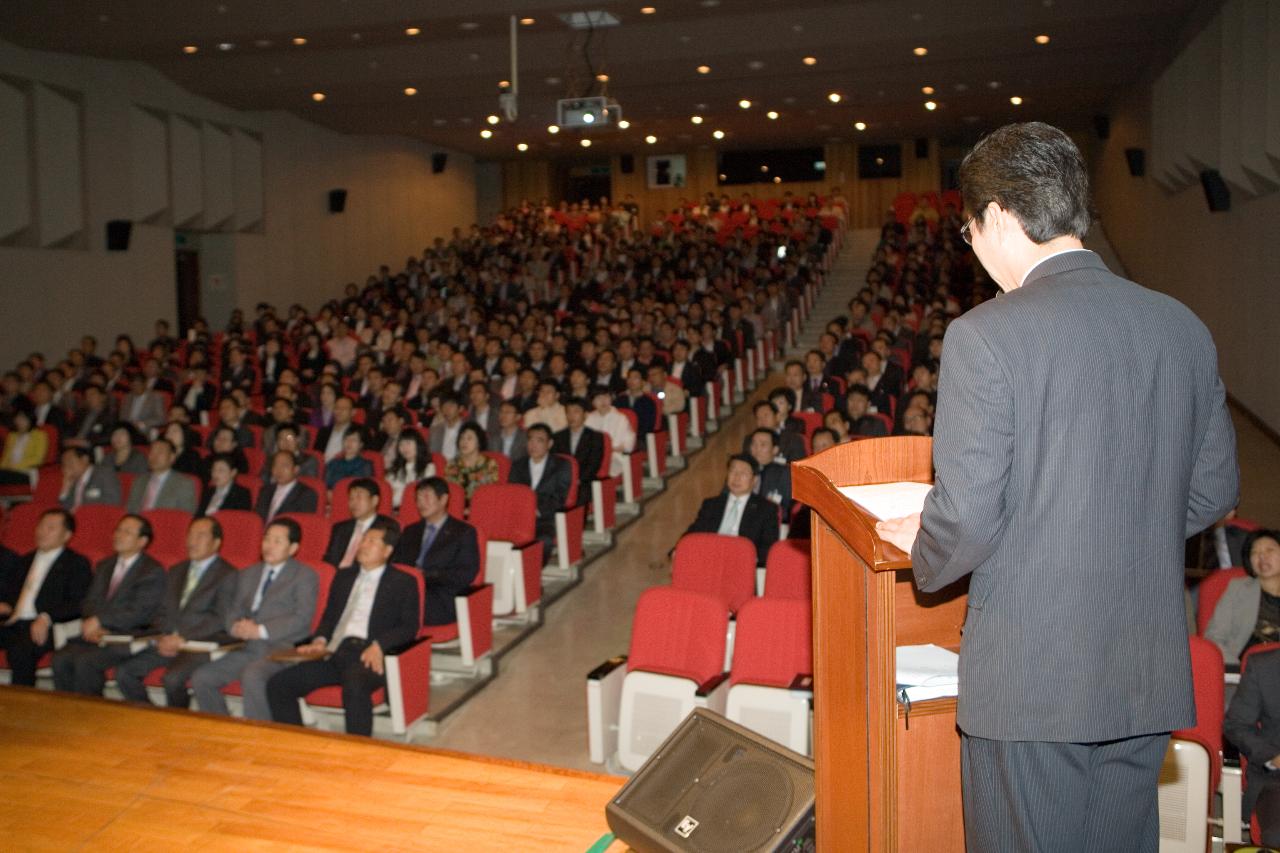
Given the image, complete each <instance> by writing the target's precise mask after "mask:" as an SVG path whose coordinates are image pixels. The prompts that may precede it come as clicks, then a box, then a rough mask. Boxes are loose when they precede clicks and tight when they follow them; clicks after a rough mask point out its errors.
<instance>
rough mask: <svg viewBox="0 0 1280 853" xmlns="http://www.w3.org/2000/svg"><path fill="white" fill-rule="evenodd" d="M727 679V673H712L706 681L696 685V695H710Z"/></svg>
mask: <svg viewBox="0 0 1280 853" xmlns="http://www.w3.org/2000/svg"><path fill="white" fill-rule="evenodd" d="M728 680H729V673H727V672H722V673H720V674H719V675H713V676H712V677H711V678H708V679H707V680H706V681H704V682H702V683H701V684H699V685H698V692H697V694H696V695H698V696H710V695H711V694H712V693H714V692H715V691H717V690H719V689H720V686H721V685H722V684H724V683H725V682H726V681H728Z"/></svg>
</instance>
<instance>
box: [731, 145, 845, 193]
mask: <svg viewBox="0 0 1280 853" xmlns="http://www.w3.org/2000/svg"><path fill="white" fill-rule="evenodd" d="M824 158H825V154H824V152H823V150H822V149H821V148H791V149H773V150H760V151H721V152H720V154H719V156H718V157H717V163H718V165H719V173H720V174H719V178H720V186H732V185H735V184H739V185H740V184H772V183H778V182H779V181H775V180H774V179H775V178H778V179H780V182H781V183H786V184H790V183H795V182H797V181H822V180H825V179H826V168H827V164H826V162H825V160H824Z"/></svg>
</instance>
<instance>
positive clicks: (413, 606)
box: [267, 518, 421, 736]
mask: <svg viewBox="0 0 1280 853" xmlns="http://www.w3.org/2000/svg"><path fill="white" fill-rule="evenodd" d="M399 540H400V529H399V527H397V526H396V525H395V523H394V522H391V520H390V519H384V518H379V519H376V520H375V521H374V522H373V526H372V527H370V528H369V529H368V530H367V531H366V532H365V533H364V535H363V536H362V537H361V539H360V545H359V547H358V549H357V552H358V555H357V557H356V562H355V564H353V565H351V566H348V567H346V568H343V569H340V570H339V571H338V574H337V575H336V576H335V577H334V579H333V585H332V586H331V587H330V588H329V599H328V601H327V602H326V603H325V607H324V615H323V616H322V617H321V618H320V627H319V628H318V629H317V630H316V633H315V634H314V635H312V636H311V637H310V638H308V639H307V640H305V641H303V642H302V643H301V644H299V645H298V646H297V651H298V652H299V653H301V654H306V655H315V656H316V659H315V660H309V661H305V662H303V663H299V664H294V665H293V666H290V667H288V668H286V669H283V670H281V671H280V672H277V673H276V674H275V675H273V676H271V678H270V680H268V681H267V701H268V703H270V705H271V719H273V720H275V721H276V722H277V723H292V724H293V725H295V726H300V725H302V713H301V711H300V710H299V708H298V700H299V699H301V698H302V697H304V696H306V695H307V694H308V693H310V692H311V691H312V690H315V689H317V688H319V687H327V686H329V685H331V684H339V685H341V686H342V708H343V711H344V713H345V716H346V728H347V734H353V735H366V736H368V735H372V734H373V692H374V691H375V690H377V689H378V688H379V687H382V686H384V685H385V683H386V679H385V664H384V660H383V659H384V657H385V656H386V655H387V654H394V653H395V652H397V651H399V650H400V649H401V648H403V647H404V646H407V645H409V644H410V643H412V642H413V639H414V637H416V636H417V634H418V628H419V627H420V626H421V607H420V605H419V601H418V585H417V583H416V582H415V581H414V579H413V578H412V577H410V576H409V575H408V574H406V573H405V572H402V571H400V570H399V569H395V568H392V567H391V565H390V562H389V561H390V559H391V555H392V553H393V552H394V551H395V548H396V545H397V543H398V542H399Z"/></svg>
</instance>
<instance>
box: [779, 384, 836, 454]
mask: <svg viewBox="0 0 1280 853" xmlns="http://www.w3.org/2000/svg"><path fill="white" fill-rule="evenodd" d="M824 396H828V397H829V396H831V395H829V394H827V395H824ZM791 416H792V417H795V418H799V419H800V420H802V421H804V437H805V440H806V441H812V440H813V434H814V432H815V431H817V430H819V429H822V412H808V411H800V410H798V411H795V412H792V413H791ZM788 461H790V460H788Z"/></svg>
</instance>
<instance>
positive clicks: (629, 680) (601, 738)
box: [587, 587, 729, 771]
mask: <svg viewBox="0 0 1280 853" xmlns="http://www.w3.org/2000/svg"><path fill="white" fill-rule="evenodd" d="M728 627H729V614H728V611H727V610H726V608H725V606H724V605H723V604H722V603H721V602H720V600H719V599H718V598H716V597H715V596H711V595H705V594H703V593H700V592H691V591H689V590H682V589H676V588H674V587H653V588H651V589H647V590H645V591H644V593H642V594H641V596H640V600H639V601H638V602H637V603H636V611H635V617H634V619H633V620H632V623H631V648H630V652H629V654H628V655H627V657H626V658H625V660H624V659H623V658H620V657H619V658H613V659H611V660H609V661H606V662H605V663H604V664H602V665H601V666H599V667H597V668H596V669H595V670H594V671H593V672H592V673H591V674H590V675H588V676H587V719H588V742H589V747H590V756H591V760H592V761H594V762H597V763H604V762H606V761H608V760H610V759H612V758H614V757H615V755H616V758H617V761H618V763H619V764H620V765H621V766H622V767H623V768H624V769H626V770H632V771H634V770H636V769H638V768H639V767H640V765H642V764H643V763H644V762H645V761H646V760H648V758H649V756H650V755H652V754H653V751H654V750H655V749H657V748H658V746H659V745H660V744H661V743H662V741H663V740H665V739H666V737H667V736H668V735H669V734H671V732H672V730H674V729H675V727H676V726H677V725H678V724H679V723H680V721H681V720H683V719H684V718H685V717H686V716H687V715H688V714H689V713H690V712H691V711H692V710H693V709H694V708H698V707H704V708H711V709H712V710H715V711H718V712H720V713H723V712H724V708H725V700H726V697H727V693H728V690H727V689H726V688H727V675H726V674H725V673H724V653H725V634H726V632H727V631H728ZM624 662H625V667H624V666H623V664H624ZM615 720H616V725H615Z"/></svg>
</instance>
